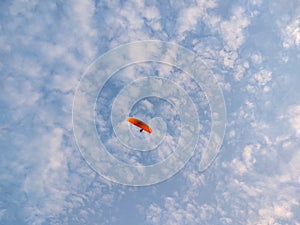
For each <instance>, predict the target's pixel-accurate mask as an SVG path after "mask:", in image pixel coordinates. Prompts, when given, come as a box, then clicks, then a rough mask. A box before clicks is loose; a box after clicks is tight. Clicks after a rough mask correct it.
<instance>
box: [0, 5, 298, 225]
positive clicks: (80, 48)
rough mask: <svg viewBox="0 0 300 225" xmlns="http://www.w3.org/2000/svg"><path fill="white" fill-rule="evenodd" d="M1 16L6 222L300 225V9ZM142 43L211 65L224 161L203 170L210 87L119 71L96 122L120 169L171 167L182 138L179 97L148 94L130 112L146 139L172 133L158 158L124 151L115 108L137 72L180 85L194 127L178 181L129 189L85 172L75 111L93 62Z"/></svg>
mask: <svg viewBox="0 0 300 225" xmlns="http://www.w3.org/2000/svg"><path fill="white" fill-rule="evenodd" d="M0 9H1V10H0V18H1V20H0V93H1V95H0V150H1V157H0V193H1V195H0V224H103V225H106V224H116V225H122V224H149V225H150V224H151V225H156V224H166V225H169V224H300V217H299V215H300V206H299V204H300V198H299V196H300V166H299V165H300V164H299V160H300V152H299V142H300V141H299V137H300V100H299V99H300V92H299V91H298V86H299V84H300V76H299V70H300V64H299V47H300V18H299V13H300V4H299V1H297V0H291V1H261V0H255V1H234V2H233V1H216V0H208V1H201V0H198V1H193V0H188V1H173V0H169V1H155V0H153V1H147V2H146V1H142V0H139V1H38V0H34V1H5V0H4V1H1V3H0ZM145 40H159V41H164V42H171V43H174V44H177V45H180V46H183V47H184V48H186V49H188V50H190V51H191V52H193V53H194V54H195V55H197V56H198V57H199V58H200V59H201V60H202V61H203V63H205V65H206V66H207V68H209V70H210V71H211V73H212V74H213V76H214V78H215V79H216V80H217V83H218V85H219V87H220V88H221V90H222V93H223V96H224V103H225V105H226V132H225V136H224V139H223V141H222V146H221V149H220V152H219V154H218V156H217V158H216V159H215V160H214V161H213V163H212V164H211V165H210V167H209V168H208V169H207V170H205V171H204V172H200V171H199V162H200V160H201V157H202V156H203V149H204V146H205V145H206V144H207V143H208V141H209V137H210V136H209V135H210V131H211V127H210V126H211V124H212V121H211V119H212V118H214V117H216V115H215V114H211V105H210V104H212V103H211V102H209V101H208V98H207V96H206V94H207V93H205V91H204V90H205V87H201V86H199V85H198V84H197V82H195V80H193V79H191V77H190V76H189V75H188V74H186V73H184V72H183V71H181V70H180V69H178V68H174V67H173V66H172V65H165V64H159V63H155V62H148V63H145V62H143V63H135V64H134V65H131V66H127V67H125V68H123V69H121V70H119V71H118V72H116V73H115V74H112V75H111V77H110V79H109V80H107V83H106V84H105V86H104V88H103V89H102V92H100V93H99V95H98V97H97V99H94V100H95V101H94V102H95V103H96V104H95V105H96V107H95V109H96V110H95V115H96V116H95V118H94V119H95V124H96V126H95V130H96V131H97V134H98V135H99V140H101V141H103V142H105V146H106V148H107V149H108V150H109V151H110V153H111V155H113V156H114V157H116V158H118V159H119V160H121V161H122V160H123V161H125V162H126V163H131V164H132V165H144V164H145V165H147V164H151V163H155V162H158V161H159V160H161V159H166V158H167V157H168V156H169V155H172V154H173V153H174V148H176V146H177V145H178V143H180V140H181V139H180V137H181V135H183V134H184V132H181V131H182V130H181V124H182V123H181V121H180V116H179V115H180V107H179V109H178V108H176V106H178V105H176V103H177V104H178V102H179V103H184V102H185V101H184V102H180V101H179V100H178V102H176V101H175V104H173V105H172V101H171V103H170V102H168V101H166V100H164V99H159V98H154V97H152V98H148V99H147V98H145V99H143V100H141V101H138V102H137V103H136V104H135V105H134V107H133V108H132V111H131V112H130V113H131V114H130V115H137V116H138V117H141V118H143V119H144V120H145V121H149V122H150V123H152V124H153V126H154V127H155V128H157V130H158V131H159V132H161V133H159V134H162V135H157V136H155V134H157V133H155V132H153V136H151V138H153V140H158V139H155V137H160V136H161V137H164V139H163V140H162V142H161V148H158V149H154V150H152V151H151V152H142V153H141V152H139V151H132V150H130V149H128V148H126V145H123V144H122V143H121V142H118V141H119V140H117V139H118V137H117V135H115V134H114V132H113V128H112V123H111V121H110V120H109V116H110V115H111V114H113V113H111V110H112V105H113V102H114V101H115V99H114V98H116V96H117V95H118V93H120V91H121V90H122V89H123V88H125V87H128V86H127V85H129V84H130V83H131V82H134V81H136V82H137V80H139V78H140V76H142V77H146V78H147V77H148V78H152V79H154V77H162V78H165V79H169V80H170V81H172V82H174V83H176V84H177V85H178V86H179V87H180V88H182V90H184V91H185V92H186V93H187V94H188V95H189V96H190V98H191V100H192V101H193V105H194V106H195V108H196V110H197V115H198V119H199V124H200V125H199V136H198V139H197V146H196V148H195V152H194V155H193V156H192V157H191V159H190V160H189V161H188V162H187V163H186V164H185V166H184V167H183V168H182V169H180V170H179V171H178V173H176V174H175V175H174V176H172V177H171V178H170V179H167V180H165V181H163V182H160V183H158V184H153V185H149V186H142V187H133V186H126V185H122V184H119V183H115V182H111V181H110V180H109V179H105V178H104V177H103V176H101V175H100V174H99V173H97V172H96V171H95V168H94V169H93V168H91V167H90V166H89V164H88V163H87V161H88V160H86V159H84V158H83V156H82V154H81V153H80V151H79V148H78V146H77V142H76V138H75V137H74V133H73V124H72V110H73V109H72V106H73V99H74V96H75V93H76V90H77V87H78V85H79V84H80V79H82V77H83V76H84V74H85V73H86V71H88V69H89V68H91V67H89V66H90V65H91V64H92V63H93V62H95V60H96V59H99V58H98V57H100V56H101V55H103V54H104V53H107V52H108V51H110V50H112V49H115V48H116V47H118V46H122V45H124V44H128V43H131V42H136V41H145ZM133 53H136V54H137V55H142V54H143V52H134V51H133V52H132V54H133ZM133 55H134V54H133ZM111 64H112V65H114V64H118V62H117V61H113V60H112V61H111ZM186 66H187V67H188V66H189V64H187V65H186ZM100 69H101V68H100ZM136 85H137V86H138V83H137V84H136ZM132 94H133V95H134V94H136V93H135V92H133V93H132ZM121 97H122V96H121ZM123 97H124V96H123ZM125 97H126V96H125ZM127 97H128V96H127ZM183 100H184V99H183ZM119 106H120V105H119ZM91 107H93V106H92V105H91ZM120 107H122V106H120ZM124 107H125V105H124ZM187 112H190V111H187ZM192 116H194V115H192ZM157 117H160V118H161V119H162V120H157V119H155V118H157ZM163 124H165V127H164V125H163ZM159 125H161V126H159ZM126 126H127V124H126ZM121 128H122V127H121ZM164 128H166V129H164ZM129 129H130V132H131V134H133V135H135V137H136V138H137V139H139V140H145V143H148V142H149V137H148V136H147V135H146V134H144V133H142V134H140V133H139V132H138V131H137V130H135V129H133V127H129ZM147 138H148V139H147ZM82 141H84V140H82ZM120 146H121V147H122V150H120V148H119V147H120ZM118 150H119V151H118Z"/></svg>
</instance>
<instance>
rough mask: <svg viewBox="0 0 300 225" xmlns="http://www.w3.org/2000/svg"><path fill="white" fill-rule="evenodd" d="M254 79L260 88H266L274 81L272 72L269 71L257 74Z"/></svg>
mask: <svg viewBox="0 0 300 225" xmlns="http://www.w3.org/2000/svg"><path fill="white" fill-rule="evenodd" d="M253 78H254V80H255V81H256V82H257V84H258V85H259V86H264V85H266V84H267V83H268V82H269V81H271V80H272V72H271V71H269V70H267V69H262V70H261V71H259V72H257V73H255V74H254V75H253Z"/></svg>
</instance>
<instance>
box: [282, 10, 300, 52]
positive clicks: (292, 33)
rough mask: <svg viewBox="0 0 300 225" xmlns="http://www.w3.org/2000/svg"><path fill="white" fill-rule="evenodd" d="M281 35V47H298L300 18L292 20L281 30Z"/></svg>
mask: <svg viewBox="0 0 300 225" xmlns="http://www.w3.org/2000/svg"><path fill="white" fill-rule="evenodd" d="M298 11H300V10H298ZM298 15H299V13H298ZM282 33H283V43H282V45H283V47H284V48H291V47H293V46H299V45H300V18H298V17H296V18H294V19H292V20H291V21H290V23H289V24H288V25H287V26H285V27H284V28H283V30H282Z"/></svg>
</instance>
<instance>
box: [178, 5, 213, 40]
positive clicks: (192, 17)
mask: <svg viewBox="0 0 300 225" xmlns="http://www.w3.org/2000/svg"><path fill="white" fill-rule="evenodd" d="M216 6H217V4H216V2H215V1H213V0H209V1H203V0H199V1H197V2H196V3H195V4H193V5H191V6H188V7H181V10H180V12H179V16H178V19H177V27H178V28H177V33H178V35H179V39H180V40H182V39H184V38H185V35H186V34H185V32H191V31H193V30H195V28H196V26H197V24H198V22H200V21H201V20H202V19H203V18H206V15H207V12H206V10H208V9H211V8H215V7H216ZM209 18H210V17H209V16H207V19H209ZM213 19H214V20H215V21H213V20H212V19H211V20H209V21H210V22H211V25H214V24H216V23H217V22H218V19H216V17H213ZM216 21H217V22H216Z"/></svg>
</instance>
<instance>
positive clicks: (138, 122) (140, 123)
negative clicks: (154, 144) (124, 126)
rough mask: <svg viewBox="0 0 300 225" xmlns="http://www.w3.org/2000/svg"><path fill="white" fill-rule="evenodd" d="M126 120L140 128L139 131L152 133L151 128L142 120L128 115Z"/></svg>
mask: <svg viewBox="0 0 300 225" xmlns="http://www.w3.org/2000/svg"><path fill="white" fill-rule="evenodd" d="M127 120H128V122H129V123H131V124H133V125H135V126H137V127H139V128H141V129H140V132H142V131H143V130H144V131H147V132H148V133H149V134H151V133H152V129H151V128H150V127H149V126H148V125H147V124H146V123H145V122H143V121H141V120H139V119H136V118H133V117H129V118H128V119H127Z"/></svg>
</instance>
